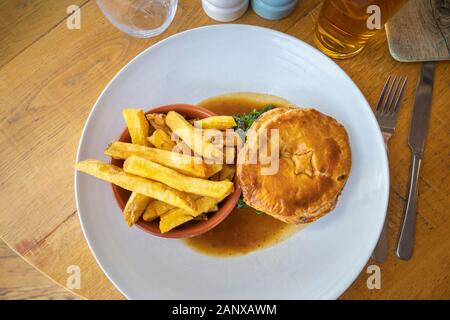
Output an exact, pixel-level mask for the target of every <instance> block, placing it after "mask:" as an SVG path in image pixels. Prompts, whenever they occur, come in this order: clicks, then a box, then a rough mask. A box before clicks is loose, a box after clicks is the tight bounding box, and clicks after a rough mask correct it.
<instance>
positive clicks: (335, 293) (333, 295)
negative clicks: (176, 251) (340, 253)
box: [74, 24, 390, 300]
mask: <svg viewBox="0 0 450 320" xmlns="http://www.w3.org/2000/svg"><path fill="white" fill-rule="evenodd" d="M233 28H245V29H254V30H256V31H257V32H263V33H271V34H275V35H277V36H279V37H280V38H284V39H285V40H289V41H294V42H297V43H298V44H299V45H303V46H306V47H308V48H309V49H310V50H312V51H313V52H315V54H319V55H320V56H322V58H325V59H326V60H328V62H330V63H331V64H332V65H334V67H335V69H336V70H338V72H339V73H341V75H343V76H344V78H345V79H346V80H348V81H349V83H350V84H351V86H352V87H353V89H354V90H355V93H356V94H357V95H358V96H359V98H362V101H364V102H365V103H364V104H365V106H364V108H367V109H368V110H367V111H368V114H369V118H371V121H372V122H373V123H374V124H375V125H376V126H375V127H376V129H377V130H376V133H377V137H376V138H377V140H378V141H379V143H380V145H381V146H384V145H385V144H384V139H383V136H382V133H381V130H380V128H379V126H378V122H377V121H376V118H375V115H374V113H373V111H372V109H371V107H370V104H369V103H368V101H367V99H366V97H365V96H364V95H363V93H362V92H361V90H360V89H359V87H358V86H357V85H356V83H355V82H354V81H353V79H352V78H351V77H350V76H349V75H348V74H347V73H346V72H345V71H344V69H342V68H341V67H340V66H339V65H338V64H337V63H336V62H335V61H334V60H332V59H331V58H329V57H328V56H326V55H325V54H324V53H322V52H321V51H320V50H318V49H317V48H315V47H314V46H312V45H310V44H309V43H307V42H305V41H303V40H301V39H299V38H296V37H294V36H292V35H290V34H287V33H284V32H281V31H278V30H274V29H270V28H266V27H260V26H255V25H248V24H215V25H207V26H201V27H197V28H192V29H188V30H185V31H182V32H178V33H175V34H173V35H170V36H168V37H166V38H164V39H162V40H160V41H158V42H156V43H154V44H152V45H150V46H149V47H147V48H145V49H144V50H142V51H141V52H140V53H138V54H137V55H136V56H134V57H133V58H132V59H131V60H130V61H128V62H127V63H126V64H125V65H124V66H123V67H122V68H121V69H120V70H119V71H118V72H117V73H116V74H115V75H114V76H113V77H112V78H111V80H110V81H109V82H108V83H107V85H106V86H105V87H104V88H103V90H102V91H101V93H100V95H99V96H98V98H97V99H96V101H95V103H94V104H93V106H92V108H91V110H90V111H89V114H88V117H87V118H86V122H85V124H84V126H83V129H82V133H81V136H80V139H79V143H78V147H77V153H76V162H79V161H80V160H81V159H80V153H81V152H82V150H81V149H82V145H83V143H84V141H85V139H87V135H86V131H87V128H88V126H89V124H90V122H91V121H92V117H93V114H94V113H95V111H96V109H97V108H98V106H99V102H100V100H101V99H102V98H103V97H104V96H105V95H106V91H107V90H108V89H109V87H110V86H111V85H112V83H113V82H114V81H115V80H116V78H118V77H119V76H120V75H121V74H122V73H123V72H125V70H126V69H127V68H128V67H129V66H130V65H131V64H133V63H135V62H136V61H137V60H138V59H139V58H140V57H141V56H143V55H145V54H146V53H147V52H148V51H151V50H153V49H155V48H158V47H160V46H162V45H164V44H165V43H166V42H169V41H172V40H174V39H176V38H178V37H182V36H184V35H185V34H188V33H193V32H201V31H204V30H214V29H233ZM384 150H385V149H384ZM380 156H381V157H382V158H383V164H382V166H383V167H384V170H383V171H384V175H383V176H384V178H385V185H386V188H385V190H384V194H383V196H384V198H385V201H384V206H383V208H384V218H383V221H382V223H381V224H380V226H379V228H378V232H377V234H378V237H379V235H380V234H381V231H382V228H383V225H384V221H385V219H387V210H388V204H389V191H390V172H389V159H388V156H387V152H382V155H380ZM381 169H383V168H381ZM74 172H75V173H74V192H75V203H76V208H77V216H78V219H79V222H80V227H81V230H82V233H83V236H84V238H85V240H86V242H87V244H88V247H89V250H90V251H91V253H92V255H93V256H94V259H95V261H96V263H97V265H98V266H99V267H100V269H101V270H102V272H103V273H104V274H105V275H106V277H107V278H108V280H109V281H110V282H111V283H112V284H113V285H114V287H115V288H116V289H117V290H118V291H119V292H120V293H121V294H122V295H123V296H124V297H126V298H127V299H131V298H130V297H129V295H128V294H126V293H125V292H124V291H123V290H122V289H121V288H120V287H119V286H118V284H117V283H116V282H115V281H114V280H113V279H112V277H111V276H110V274H109V273H108V272H107V271H106V270H105V267H104V266H103V265H102V263H101V262H100V261H99V258H98V257H97V255H96V253H95V251H94V249H93V245H92V239H91V238H90V237H89V235H88V234H87V231H86V227H85V224H84V223H83V217H82V215H81V214H80V210H79V208H80V205H79V202H80V200H79V184H78V179H79V176H80V175H81V174H80V172H78V171H77V170H75V169H74ZM378 237H377V240H376V241H375V242H374V243H373V245H372V249H371V251H370V252H369V254H368V255H366V257H365V258H363V259H362V260H359V261H355V262H354V263H353V264H352V266H353V268H352V269H351V272H348V274H349V277H348V279H347V280H344V281H340V282H338V284H337V285H336V286H335V287H334V290H333V289H329V290H328V291H326V292H324V294H323V296H322V297H321V298H320V299H324V300H331V299H337V298H339V297H340V296H341V295H342V294H343V293H344V292H345V291H346V290H347V289H348V288H349V287H350V286H351V285H352V284H353V282H354V281H355V280H356V278H357V277H358V276H359V274H360V273H361V271H362V270H363V269H364V266H365V265H366V264H367V262H368V261H369V259H370V257H371V255H372V252H373V250H374V249H375V246H376V244H377V241H378ZM358 262H359V263H358Z"/></svg>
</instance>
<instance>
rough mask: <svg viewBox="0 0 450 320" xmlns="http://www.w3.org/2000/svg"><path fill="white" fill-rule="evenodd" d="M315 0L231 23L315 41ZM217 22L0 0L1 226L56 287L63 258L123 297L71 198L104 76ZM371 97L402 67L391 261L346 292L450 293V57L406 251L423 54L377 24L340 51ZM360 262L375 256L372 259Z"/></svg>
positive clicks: (190, 3) (95, 295) (111, 294)
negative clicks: (393, 47)
mask: <svg viewBox="0 0 450 320" xmlns="http://www.w3.org/2000/svg"><path fill="white" fill-rule="evenodd" d="M72 4H78V5H79V6H80V7H81V30H69V29H68V28H67V27H66V19H67V16H68V15H67V13H66V8H67V7H68V6H69V5H72ZM319 7H320V1H317V0H302V1H300V4H299V7H298V8H297V10H296V11H295V12H294V13H293V14H292V15H291V16H289V17H288V18H286V19H284V20H282V21H274V22H271V21H266V20H263V19H261V18H259V17H258V16H256V15H255V14H254V13H253V12H252V11H248V12H247V13H246V14H245V15H244V17H242V18H241V19H240V20H239V21H237V22H238V23H243V24H254V25H259V26H265V27H268V28H273V29H276V30H279V31H283V32H286V33H288V34H291V35H293V36H295V37H297V38H299V39H301V40H303V41H306V42H308V43H311V42H312V35H313V27H314V23H315V21H316V18H317V14H318V9H319ZM213 23H216V22H214V21H212V20H211V19H209V18H208V17H207V16H206V15H205V14H204V13H203V11H202V8H201V5H200V1H199V0H195V1H194V0H181V1H180V4H179V8H178V11H177V14H176V17H175V20H174V22H173V23H172V25H171V26H170V27H169V29H168V30H167V31H166V32H165V33H164V34H162V35H161V36H159V37H156V38H152V39H148V40H143V39H136V38H132V37H129V36H127V35H125V34H123V33H121V32H120V31H118V30H117V29H115V28H114V27H113V26H112V25H111V24H110V23H109V22H108V21H106V19H105V18H104V17H103V15H102V14H101V12H100V11H99V9H98V8H97V6H96V4H95V1H94V0H34V1H19V0H6V1H2V3H1V4H0V39H1V40H2V41H1V44H2V48H1V50H0V121H1V122H0V123H1V126H0V149H1V150H2V153H1V154H2V156H1V158H0V176H1V180H0V186H1V192H0V213H1V215H0V236H1V238H2V239H3V240H4V241H5V242H6V243H7V244H8V245H9V246H10V247H11V248H13V249H14V250H15V251H16V252H17V253H18V254H20V255H21V256H22V257H24V258H25V259H26V260H27V261H28V262H29V263H30V264H32V265H33V266H35V267H36V268H38V269H39V270H41V271H42V272H43V273H44V274H46V275H48V276H49V277H50V278H52V279H54V280H55V281H56V282H58V283H60V284H61V285H63V286H64V285H66V281H67V277H68V276H69V274H68V273H67V268H68V267H69V266H71V265H78V266H79V267H80V268H81V275H82V278H81V288H80V289H78V290H73V292H75V293H76V294H78V295H80V296H82V297H86V298H89V299H121V298H123V297H122V296H121V294H120V293H119V292H118V291H117V290H116V289H115V288H114V287H113V285H112V284H111V283H110V282H109V280H108V279H107V278H106V276H105V275H104V274H103V273H102V271H101V270H100V268H99V267H98V265H97V263H96V262H95V260H94V257H93V255H92V254H91V252H90V251H89V248H88V246H87V244H86V241H85V240H84V238H83V235H82V232H81V229H80V225H79V221H78V217H77V211H76V207H75V201H74V190H73V185H74V183H73V173H74V171H73V168H72V165H73V163H74V160H75V153H76V150H77V146H78V140H79V138H80V134H81V130H82V128H83V125H84V122H85V121H86V117H87V115H88V113H89V111H90V109H91V108H92V106H93V104H94V102H95V101H96V99H97V97H98V95H99V94H100V92H101V91H102V89H103V88H104V87H105V86H106V84H107V83H108V82H109V81H110V80H111V78H112V77H113V76H114V75H115V74H116V73H117V72H118V71H119V70H120V69H121V68H122V67H123V66H124V65H125V64H126V63H127V62H128V61H130V60H131V59H132V58H133V57H135V56H136V55H137V54H138V53H139V52H141V51H142V50H144V49H145V48H147V47H149V46H150V45H152V44H153V43H155V42H157V41H159V40H161V39H163V38H165V37H167V36H169V35H172V34H175V33H177V32H180V31H184V30H188V29H191V28H195V27H199V26H203V25H208V24H213ZM337 62H338V64H339V65H340V66H341V67H342V68H343V69H344V70H345V71H346V72H347V73H348V74H349V75H350V77H351V78H352V79H353V80H354V81H355V82H356V84H357V85H358V86H359V87H360V88H361V90H362V92H363V93H364V94H365V96H366V97H367V100H368V101H369V103H370V104H371V105H374V104H375V102H376V100H377V98H378V95H379V93H380V90H381V88H382V85H383V83H384V81H385V80H386V78H387V76H388V75H390V74H396V75H406V76H408V78H409V80H410V84H409V86H408V88H407V91H406V93H405V96H404V102H403V103H404V105H403V106H402V109H401V111H400V114H399V119H398V127H397V131H396V134H395V135H394V137H393V138H392V140H391V143H390V153H389V158H390V169H391V192H390V205H389V227H390V232H389V240H390V245H391V250H390V252H389V259H388V261H387V262H385V263H384V264H382V265H381V290H369V289H368V288H367V286H366V280H367V277H368V274H367V273H366V270H365V269H364V270H363V271H362V272H361V274H360V276H359V277H358V279H357V280H356V281H355V282H354V284H353V285H352V286H351V287H350V288H349V289H348V290H347V291H346V293H345V294H344V295H343V297H342V298H344V299H355V298H362V299H366V298H369V299H386V298H400V299H404V298H447V299H448V298H450V279H449V277H450V232H449V231H450V210H449V204H450V201H449V191H450V183H449V171H450V170H449V169H450V168H449V164H450V162H449V151H450V145H449V143H450V130H449V129H450V121H449V120H450V119H449V117H450V111H449V107H448V104H449V101H450V77H449V75H450V63H449V62H439V63H437V68H436V81H435V83H436V85H435V90H434V97H433V110H432V115H431V122H430V128H429V134H428V141H427V145H426V150H425V156H424V163H423V170H422V174H421V178H420V197H419V204H418V211H419V214H418V220H417V242H416V243H417V244H416V248H415V253H414V257H413V258H412V260H411V261H408V262H404V261H400V260H398V259H397V258H396V257H395V256H394V251H393V244H394V242H395V237H396V234H397V231H398V228H399V223H400V219H401V216H402V211H403V205H404V202H405V196H406V188H407V182H408V175H409V164H410V152H409V148H408V146H407V135H408V130H409V120H410V116H411V111H412V110H411V109H412V104H413V95H414V90H415V83H416V81H417V77H418V74H419V64H415V63H413V64H402V63H399V62H396V61H394V60H393V59H392V58H391V57H390V55H389V53H388V48H387V45H386V38H385V34H384V32H380V33H379V34H378V35H377V36H375V38H374V39H373V41H371V42H370V44H369V45H368V47H367V48H366V49H365V50H364V51H363V52H362V53H361V54H360V55H358V56H357V57H355V58H353V59H350V60H346V61H337ZM368 264H369V265H370V264H373V262H372V261H369V262H368Z"/></svg>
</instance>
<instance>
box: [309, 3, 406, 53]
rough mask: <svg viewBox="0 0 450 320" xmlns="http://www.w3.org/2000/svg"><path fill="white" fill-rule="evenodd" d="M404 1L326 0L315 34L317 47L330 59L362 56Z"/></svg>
mask: <svg viewBox="0 0 450 320" xmlns="http://www.w3.org/2000/svg"><path fill="white" fill-rule="evenodd" d="M405 3H406V0H325V2H324V3H323V6H322V10H321V11H320V14H319V19H318V21H317V24H316V30H315V43H316V45H317V47H318V48H319V49H320V50H321V51H322V52H324V53H325V54H327V55H328V56H330V57H332V58H338V59H345V58H350V57H353V56H354V55H356V54H358V53H359V52H361V50H362V49H363V48H364V46H365V44H366V42H367V41H368V40H369V39H370V38H371V37H372V36H373V35H374V34H375V33H376V32H377V31H378V30H379V29H380V28H381V27H382V26H383V25H384V24H385V23H386V21H387V20H388V19H389V18H390V17H392V16H393V15H394V14H395V13H396V12H397V11H398V9H400V7H401V6H402V5H403V4H405Z"/></svg>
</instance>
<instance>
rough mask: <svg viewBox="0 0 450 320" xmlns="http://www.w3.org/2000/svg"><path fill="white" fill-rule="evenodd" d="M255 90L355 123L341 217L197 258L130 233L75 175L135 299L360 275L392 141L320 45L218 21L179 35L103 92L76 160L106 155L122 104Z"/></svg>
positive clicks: (92, 232)
mask: <svg viewBox="0 0 450 320" xmlns="http://www.w3.org/2000/svg"><path fill="white" fill-rule="evenodd" d="M233 91H255V92H263V93H271V94H275V95H278V96H281V97H284V98H286V99H288V100H290V101H292V102H294V103H296V104H298V105H300V106H314V107H315V108H317V109H318V110H320V111H322V112H324V113H326V114H329V115H331V116H333V117H335V118H336V119H337V120H338V121H340V122H341V123H342V124H344V126H345V127H346V129H347V131H348V133H349V136H350V143H351V147H352V157H353V165H352V171H351V174H350V177H349V180H348V182H347V185H346V186H345V188H344V191H343V193H342V195H341V198H340V200H339V202H338V205H337V208H336V209H335V210H334V212H332V213H330V214H328V215H327V216H325V217H324V218H321V219H319V220H318V221H317V222H315V223H314V224H312V225H311V226H310V227H308V228H306V229H305V230H303V231H301V232H299V233H297V234H295V235H294V236H292V237H290V238H289V239H288V240H286V241H284V242H282V243H280V244H278V245H276V246H274V247H270V248H267V249H264V250H260V251H255V252H253V253H251V254H248V255H245V256H240V257H234V258H214V257H208V256H205V255H202V254H199V253H196V252H194V251H192V250H191V249H189V248H188V247H186V246H185V245H184V244H183V243H182V242H180V241H178V240H171V239H161V238H157V237H153V236H151V235H149V234H147V233H144V232H142V231H141V230H139V229H138V228H131V229H129V228H128V227H127V226H126V224H125V223H124V222H123V219H122V217H121V214H120V211H119V208H118V207H117V205H116V203H115V201H114V198H113V194H112V192H111V186H110V185H109V184H108V183H106V182H103V181H100V180H98V179H96V178H93V177H90V176H87V175H84V174H80V173H76V174H75V192H76V201H77V208H78V214H79V217H80V221H81V225H82V228H83V232H84V234H85V237H86V239H87V241H88V243H89V246H90V248H91V250H92V253H93V254H94V256H95V257H96V259H97V261H98V263H99V264H100V266H101V267H102V269H103V271H104V272H105V273H106V275H107V276H108V277H109V279H110V280H111V281H112V282H113V283H114V285H115V286H116V287H117V288H118V289H119V290H120V291H121V292H122V293H123V294H124V295H125V296H127V297H128V298H131V299H315V298H321V299H334V298H337V297H338V296H339V295H341V294H342V293H343V292H344V290H345V289H346V288H348V286H349V285H350V284H351V283H352V282H353V281H354V279H355V278H356V277H357V275H358V274H359V273H360V271H361V269H362V268H363V267H364V265H365V263H366V262H367V260H368V259H369V256H370V254H371V252H372V250H373V249H374V247H375V244H376V241H377V239H378V235H379V234H380V231H381V227H382V225H383V221H384V218H385V212H386V207H387V200H388V190H389V173H388V163H387V157H386V153H385V150H384V144H383V139H382V136H381V133H380V131H379V128H378V125H377V123H376V120H375V117H374V116H373V114H372V111H371V110H370V107H369V105H368V104H367V101H366V100H365V98H364V96H363V95H362V94H361V92H360V91H359V89H358V88H357V87H356V85H355V84H354V83H353V82H352V80H351V79H350V78H349V77H348V76H347V75H346V74H345V73H344V72H343V71H342V70H341V69H340V68H339V67H338V66H337V65H336V64H335V63H334V62H333V61H332V60H330V59H328V58H327V57H326V56H324V55H323V54H321V53H320V52H319V51H317V50H315V49H314V48H312V47H310V46H309V45H307V44H305V43H303V42H302V41H300V40H298V39H295V38H293V37H290V36H288V35H286V34H283V33H279V32H276V31H272V30H269V29H264V28H259V27H253V26H244V25H217V26H210V27H203V28H199V29H194V30H190V31H187V32H183V33H180V34H177V35H174V36H172V37H170V38H168V39H166V40H164V41H161V42H159V43H158V44H156V45H154V46H153V47H151V48H149V49H147V50H145V51H144V52H143V53H141V54H140V55H139V56H137V57H136V58H135V59H133V60H132V61H131V62H130V63H129V64H128V65H127V66H125V67H124V68H123V69H122V71H120V72H119V73H118V74H117V75H116V76H115V77H114V79H113V80H112V81H111V82H110V83H109V85H108V86H107V87H106V89H105V90H104V92H103V93H102V94H101V96H100V98H99V99H98V101H97V103H96V104H95V106H94V108H93V109H92V112H91V114H90V115H89V118H88V120H87V123H86V126H85V128H84V131H83V135H82V137H81V142H80V146H79V150H78V155H77V161H80V160H83V159H87V158H95V159H100V160H104V161H108V160H109V159H108V158H107V157H106V156H104V155H103V150H104V149H105V147H106V146H107V145H108V143H110V142H111V141H113V140H114V139H116V137H117V136H118V134H119V133H120V132H121V130H122V129H123V128H124V127H125V123H124V121H123V120H122V115H121V110H122V109H123V108H125V107H137V108H144V109H149V108H150V107H152V106H159V105H164V104H169V103H180V102H183V103H196V102H198V101H200V100H202V99H204V98H207V97H210V96H214V95H218V94H222V93H227V92H233Z"/></svg>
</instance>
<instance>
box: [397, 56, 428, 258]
mask: <svg viewBox="0 0 450 320" xmlns="http://www.w3.org/2000/svg"><path fill="white" fill-rule="evenodd" d="M434 67H435V65H434V62H424V63H422V67H421V71H420V77H419V80H418V83H417V88H416V95H415V98H414V107H413V114H412V119H411V128H410V131H409V139H408V144H409V147H410V148H411V152H412V165H411V178H410V182H409V191H408V199H407V202H406V205H405V210H404V216H403V221H402V225H401V228H400V234H399V238H398V243H397V251H396V254H397V257H399V258H400V259H402V260H409V259H410V258H411V257H412V254H413V248H414V236H415V229H416V214H417V207H416V204H417V195H418V187H419V172H420V166H421V163H422V156H423V150H424V146H425V138H426V134H427V131H428V122H429V118H430V111H431V98H432V95H433V82H434Z"/></svg>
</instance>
